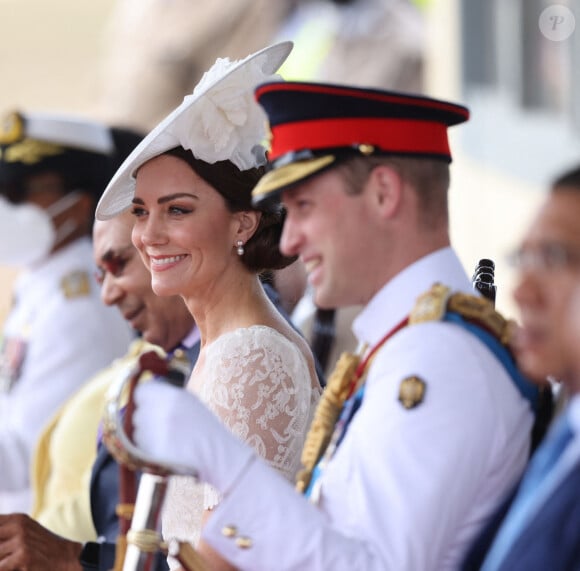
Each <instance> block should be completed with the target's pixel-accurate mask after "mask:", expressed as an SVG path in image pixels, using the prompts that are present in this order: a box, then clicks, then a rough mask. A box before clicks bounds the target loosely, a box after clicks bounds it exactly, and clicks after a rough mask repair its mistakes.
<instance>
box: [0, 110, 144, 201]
mask: <svg viewBox="0 0 580 571" xmlns="http://www.w3.org/2000/svg"><path fill="white" fill-rule="evenodd" d="M141 138H142V135H141V134H140V133H137V132H135V131H133V130H131V129H124V128H117V127H113V128H110V127H108V126H107V125H104V124H102V123H100V122H98V121H92V120H88V119H85V118H83V117H79V116H75V115H66V114H58V113H55V114H51V113H22V112H18V111H13V112H10V113H7V114H6V115H5V116H4V117H2V118H0V194H5V195H8V197H9V198H10V199H11V200H13V201H15V202H18V201H20V200H22V199H24V198H25V197H24V196H22V193H23V192H24V191H23V189H22V186H21V185H22V182H23V179H24V178H25V177H28V176H31V175H35V174H39V173H44V172H55V173H58V174H59V175H60V176H61V177H62V178H63V181H64V184H65V189H64V190H65V191H70V190H83V191H86V192H89V193H91V194H92V195H93V196H94V197H95V198H98V196H100V194H101V193H102V192H103V190H104V188H105V186H106V183H107V181H108V180H109V178H110V177H111V176H112V174H113V173H114V172H115V170H116V168H117V167H118V165H119V164H120V163H121V162H122V160H123V159H124V158H125V156H126V155H127V154H128V153H129V152H130V150H131V149H132V148H133V147H134V146H135V145H137V143H138V142H139V141H140V140H141Z"/></svg>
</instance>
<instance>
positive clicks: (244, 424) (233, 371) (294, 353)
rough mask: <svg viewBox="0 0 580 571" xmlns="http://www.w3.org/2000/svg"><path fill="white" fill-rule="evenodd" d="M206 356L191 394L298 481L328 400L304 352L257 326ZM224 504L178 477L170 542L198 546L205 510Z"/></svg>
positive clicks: (172, 490)
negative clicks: (319, 406)
mask: <svg viewBox="0 0 580 571" xmlns="http://www.w3.org/2000/svg"><path fill="white" fill-rule="evenodd" d="M204 353H205V362H204V365H203V370H202V371H196V375H195V377H192V379H190V381H189V383H188V385H187V388H188V389H189V390H191V391H192V392H194V393H196V394H197V395H198V396H199V397H200V398H201V400H202V401H203V402H205V403H206V404H207V405H208V407H209V408H210V409H211V410H213V411H214V412H215V414H217V415H218V416H219V417H220V418H221V419H222V421H223V422H224V424H225V425H226V426H228V427H229V428H230V430H231V431H232V432H233V433H234V434H236V435H238V436H239V437H240V438H241V439H242V440H244V441H245V442H247V443H248V444H249V445H251V446H252V447H253V448H254V450H256V452H257V454H259V455H260V456H261V457H263V458H265V459H266V460H267V462H268V463H269V464H270V465H271V466H273V467H274V468H276V469H277V470H278V471H279V472H280V473H281V474H283V475H284V476H285V477H286V478H288V479H289V480H293V479H294V477H295V475H296V472H297V471H298V468H299V466H300V453H301V450H302V446H303V443H304V439H305V435H306V431H307V430H308V427H309V425H310V420H311V418H312V415H313V412H314V408H315V405H316V402H317V401H318V398H319V396H320V388H319V386H318V382H317V380H316V379H313V378H312V377H311V374H310V370H309V367H308V364H307V362H306V360H305V359H304V356H303V355H302V353H301V351H300V350H299V348H298V347H297V346H296V345H295V344H294V343H292V342H291V341H290V340H288V339H287V338H286V337H284V336H283V335H281V334H280V333H278V332H277V331H276V330H274V329H272V328H270V327H266V326H261V325H256V326H252V327H248V328H243V329H237V330H235V331H232V332H229V333H226V334H224V335H222V336H221V337H220V338H218V339H217V340H216V341H214V342H213V343H212V344H211V345H208V346H206V348H205V350H204ZM176 436H177V435H176ZM218 502H219V495H218V494H217V492H216V491H215V490H213V489H212V488H211V487H210V486H208V485H201V484H196V483H195V482H194V481H193V480H192V479H191V478H188V477H183V476H174V477H173V478H172V479H171V481H170V484H169V489H168V492H167V497H166V501H165V509H164V513H163V520H162V521H163V524H162V525H163V536H164V537H165V538H170V537H176V538H179V539H181V540H187V541H189V542H191V543H197V541H198V539H199V535H200V530H201V516H202V511H203V509H208V508H211V507H214V506H215V505H216V504H217V503H218ZM170 563H171V562H170Z"/></svg>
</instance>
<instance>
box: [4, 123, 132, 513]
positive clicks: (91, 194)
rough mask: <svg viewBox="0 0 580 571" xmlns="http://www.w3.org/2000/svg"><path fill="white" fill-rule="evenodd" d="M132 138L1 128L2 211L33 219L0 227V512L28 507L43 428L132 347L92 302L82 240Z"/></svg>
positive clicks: (64, 126) (88, 255)
mask: <svg viewBox="0 0 580 571" xmlns="http://www.w3.org/2000/svg"><path fill="white" fill-rule="evenodd" d="M139 138H140V137H139V136H138V135H137V134H135V133H132V132H130V131H125V130H122V129H110V128H108V127H106V126H104V125H101V124H98V123H93V122H91V121H87V120H85V119H81V118H77V117H65V116H52V115H42V114H20V113H13V114H10V115H8V116H6V117H5V118H4V120H3V121H2V122H1V123H0V198H2V199H3V206H4V208H3V209H2V212H4V213H5V216H8V217H11V218H12V217H13V216H14V219H17V218H19V219H23V220H31V221H33V222H34V223H33V224H30V225H29V226H24V225H19V226H17V227H15V225H14V224H11V225H9V224H6V223H5V222H2V221H0V232H2V242H3V247H2V249H1V259H0V264H12V265H17V266H19V268H20V269H21V270H22V271H20V274H19V276H18V280H17V282H16V284H15V290H14V304H13V307H12V310H11V312H10V313H9V315H8V316H7V319H6V321H5V326H4V330H3V332H2V339H1V340H0V466H2V469H1V471H0V513H9V512H13V511H22V512H27V511H29V510H30V508H31V504H30V482H29V471H30V459H31V455H32V451H33V449H34V447H35V445H36V441H37V438H38V436H39V434H40V431H41V429H42V427H43V426H44V424H45V423H46V422H47V421H48V419H49V418H50V417H51V416H52V415H53V414H54V413H55V412H56V410H57V409H58V408H59V407H60V405H61V404H62V403H63V402H64V401H65V400H66V399H67V398H68V397H69V396H70V395H71V394H72V393H73V392H74V391H76V390H77V389H78V388H79V387H80V386H81V385H82V384H83V383H84V382H86V380H87V379H89V378H90V377H91V376H92V375H93V374H94V373H96V372H97V371H98V370H100V369H102V368H103V367H104V366H105V365H108V364H109V363H110V362H111V361H112V360H113V359H115V358H116V357H119V356H121V355H122V354H124V352H125V351H126V350H127V346H128V344H129V342H130V341H131V338H132V334H131V331H130V329H129V328H128V327H127V324H126V323H125V322H124V321H123V319H122V317H121V316H120V315H119V314H118V312H116V311H114V310H113V309H111V308H107V307H105V306H103V304H102V303H101V301H100V299H99V288H98V285H97V284H96V282H95V278H94V265H93V263H92V245H91V239H90V233H91V228H92V222H93V213H94V206H95V201H96V200H97V198H98V196H99V195H100V193H101V192H102V190H103V188H104V187H105V185H106V182H107V180H108V178H109V177H110V176H111V173H112V172H114V169H115V168H116V167H117V166H118V165H119V164H120V161H121V160H122V159H123V158H124V156H125V155H126V154H127V153H128V152H129V151H130V150H131V149H132V148H133V147H134V146H135V145H136V144H137V142H138V140H139ZM26 212H28V213H29V214H30V216H20V217H17V213H20V214H23V213H26ZM13 213H14V214H13ZM10 227H11V230H9V228H10ZM8 231H10V235H8V234H4V232H8ZM11 243H12V244H13V246H12V248H10V247H8V245H9V244H11Z"/></svg>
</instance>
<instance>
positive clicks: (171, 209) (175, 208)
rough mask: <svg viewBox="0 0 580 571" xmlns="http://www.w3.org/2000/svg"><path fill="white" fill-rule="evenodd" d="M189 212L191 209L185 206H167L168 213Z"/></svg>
mask: <svg viewBox="0 0 580 571" xmlns="http://www.w3.org/2000/svg"><path fill="white" fill-rule="evenodd" d="M190 212H193V209H192V208H188V207H185V206H176V205H172V206H170V207H169V213H170V214H189V213H190Z"/></svg>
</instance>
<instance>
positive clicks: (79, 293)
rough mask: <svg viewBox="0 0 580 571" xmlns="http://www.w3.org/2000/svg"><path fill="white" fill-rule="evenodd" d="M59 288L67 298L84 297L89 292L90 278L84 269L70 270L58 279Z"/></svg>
mask: <svg viewBox="0 0 580 571" xmlns="http://www.w3.org/2000/svg"><path fill="white" fill-rule="evenodd" d="M60 289H61V291H62V293H63V295H64V297H66V298H67V299H74V298H77V297H85V296H87V295H89V294H90V293H91V280H90V277H89V274H88V273H87V272H85V271H84V270H78V271H74V272H70V273H69V274H67V275H66V276H64V277H63V278H62V279H61V280H60Z"/></svg>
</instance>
